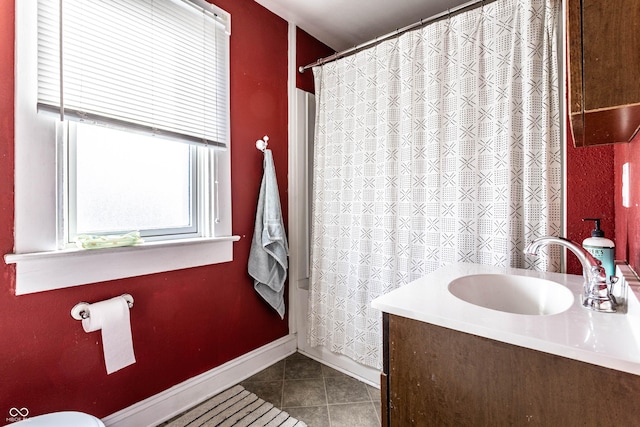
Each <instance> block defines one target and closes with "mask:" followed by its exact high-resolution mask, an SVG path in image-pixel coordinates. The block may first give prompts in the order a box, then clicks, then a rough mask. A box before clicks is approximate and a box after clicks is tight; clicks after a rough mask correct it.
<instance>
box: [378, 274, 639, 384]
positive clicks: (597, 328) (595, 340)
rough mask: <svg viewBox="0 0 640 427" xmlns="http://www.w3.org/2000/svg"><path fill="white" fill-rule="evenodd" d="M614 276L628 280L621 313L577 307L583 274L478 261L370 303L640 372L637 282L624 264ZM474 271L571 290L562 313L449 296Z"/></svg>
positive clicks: (435, 322)
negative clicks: (507, 308) (494, 306)
mask: <svg viewBox="0 0 640 427" xmlns="http://www.w3.org/2000/svg"><path fill="white" fill-rule="evenodd" d="M618 267H619V268H618V273H617V274H618V276H619V277H620V276H624V277H621V280H622V281H625V279H626V283H627V284H628V285H629V286H628V289H629V292H628V300H629V303H628V309H627V310H626V313H624V312H618V313H598V312H594V311H591V310H587V309H585V308H583V307H582V306H581V301H582V299H581V297H580V293H581V291H582V283H583V279H582V276H577V275H570V274H560V273H541V272H536V271H531V270H523V269H514V268H500V267H493V266H485V265H479V264H465V263H459V264H452V265H449V266H446V267H442V268H440V269H439V270H436V271H434V272H433V273H431V274H428V275H426V276H424V277H423V278H420V279H418V280H415V281H413V282H411V283H409V284H407V285H404V286H402V287H400V288H398V289H396V290H394V291H392V292H390V293H388V294H386V295H382V296H380V297H378V298H376V299H375V300H373V302H372V303H371V305H372V306H373V308H376V309H378V310H380V311H383V312H386V313H390V314H394V315H398V316H403V317H407V318H410V319H414V320H419V321H422V322H427V323H430V324H433V325H438V326H443V327H445V328H449V329H454V330H457V331H461V332H466V333H469V334H474V335H477V336H481V337H485V338H490V339H494V340H496V341H502V342H505V343H509V344H514V345H518V346H521V347H526V348H531V349H534V350H539V351H543V352H545V353H551V354H555V355H558V356H563V357H567V358H570V359H575V360H580V361H583V362H587V363H591V364H594V365H599V366H604V367H607V368H611V369H616V370H619V371H624V372H629V373H632V374H636V375H640V346H639V343H640V303H639V302H638V294H640V286H637V285H638V282H637V281H636V280H635V277H634V276H633V273H632V272H631V273H630V269H629V268H628V267H626V266H624V267H626V270H625V271H623V272H621V271H620V268H623V270H624V267H623V266H620V265H619V266H618ZM473 274H514V275H520V276H533V277H541V278H545V279H548V280H552V281H554V282H557V283H560V284H562V285H564V286H566V287H568V288H569V289H570V290H571V291H572V292H573V294H574V302H573V305H572V306H571V308H569V309H568V310H566V311H565V312H563V313H559V314H554V315H547V316H538V315H522V314H511V313H505V312H502V311H495V310H490V309H487V308H483V307H479V306H476V305H474V304H471V303H468V302H465V301H463V300H461V299H458V298H457V297H455V296H454V295H452V294H451V293H450V292H449V291H448V289H447V286H448V285H449V283H450V282H451V281H452V280H454V279H456V278H459V277H462V276H468V275H473Z"/></svg>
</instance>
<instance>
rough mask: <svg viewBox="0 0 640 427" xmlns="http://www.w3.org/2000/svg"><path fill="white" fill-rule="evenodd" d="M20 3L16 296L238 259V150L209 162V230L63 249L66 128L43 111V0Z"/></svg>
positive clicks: (12, 260)
mask: <svg viewBox="0 0 640 427" xmlns="http://www.w3.org/2000/svg"><path fill="white" fill-rule="evenodd" d="M209 7H212V5H209ZM15 8H16V51H15V77H16V79H15V81H16V87H15V110H14V114H15V187H14V188H15V230H14V234H15V245H14V253H12V254H6V255H5V256H4V258H5V262H6V263H7V264H16V289H15V292H16V295H22V294H29V293H34V292H41V291H47V290H53V289H60V288H66V287H70V286H78V285H84V284H88V283H96V282H103V281H108V280H116V279H122V278H126V277H135V276H139V275H145V274H153V273H159V272H164V271H171V270H177V269H183V268H191V267H198V266H203V265H210V264H217V263H222V262H228V261H232V260H233V242H234V241H237V240H239V236H233V235H232V234H231V153H230V151H231V148H230V147H229V148H228V149H227V150H226V151H220V150H218V151H216V152H215V155H214V154H213V152H212V153H211V155H210V156H209V158H208V159H207V160H206V161H209V162H215V177H214V183H213V190H214V191H213V192H212V194H211V195H210V200H208V202H211V203H215V217H216V219H215V221H211V224H210V227H211V229H210V230H209V233H208V234H207V235H205V236H203V237H198V238H191V239H179V240H163V241H154V242H146V243H143V244H141V245H137V246H131V247H122V248H109V249H98V250H82V249H60V248H59V242H60V240H61V239H60V237H61V236H60V233H61V230H60V227H58V224H59V223H60V221H59V218H60V216H61V215H63V214H64V211H63V206H62V205H61V201H62V199H63V193H62V192H61V187H60V185H61V183H63V182H64V179H65V177H63V176H60V175H61V173H60V172H59V170H60V169H61V168H58V166H57V165H58V162H59V161H62V158H63V155H64V153H63V152H62V149H61V145H62V144H56V138H58V137H60V135H57V133H58V132H59V131H58V130H57V127H61V126H56V120H55V119H52V118H51V117H46V115H42V114H40V115H39V114H37V111H36V103H37V86H38V84H37V81H38V76H37V60H38V58H37V56H38V55H37V28H38V26H37V10H38V8H37V0H15ZM216 9H217V8H216ZM219 12H220V13H222V14H225V15H226V16H227V17H228V20H229V23H230V16H229V15H228V14H227V13H226V12H224V11H222V10H219ZM205 157H206V156H205Z"/></svg>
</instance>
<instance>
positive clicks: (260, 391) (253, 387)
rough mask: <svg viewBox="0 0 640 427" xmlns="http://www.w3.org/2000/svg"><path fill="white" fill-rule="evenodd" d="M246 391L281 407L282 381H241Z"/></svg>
mask: <svg viewBox="0 0 640 427" xmlns="http://www.w3.org/2000/svg"><path fill="white" fill-rule="evenodd" d="M240 385H241V386H242V387H244V388H245V389H246V390H247V391H250V392H251V393H254V394H255V395H256V396H258V397H259V398H260V399H262V400H266V401H267V402H269V403H272V404H273V405H274V406H276V407H278V408H281V407H282V393H283V388H284V381H283V380H279V381H243V382H241V383H240Z"/></svg>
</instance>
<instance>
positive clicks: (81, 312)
mask: <svg viewBox="0 0 640 427" xmlns="http://www.w3.org/2000/svg"><path fill="white" fill-rule="evenodd" d="M121 296H122V298H124V299H125V300H126V301H127V305H128V306H129V308H133V297H132V296H131V295H129V294H122V295H121ZM90 306H91V304H89V303H88V302H79V303H77V304H76V305H74V306H73V308H72V309H71V317H73V318H74V319H76V320H82V319H88V318H89V316H90V313H89V307H90Z"/></svg>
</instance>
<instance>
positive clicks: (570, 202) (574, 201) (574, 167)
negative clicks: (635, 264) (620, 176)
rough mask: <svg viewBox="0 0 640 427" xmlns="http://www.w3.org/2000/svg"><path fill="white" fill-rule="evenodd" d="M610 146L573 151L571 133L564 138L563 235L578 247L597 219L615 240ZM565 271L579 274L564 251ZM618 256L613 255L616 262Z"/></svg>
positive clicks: (617, 254)
mask: <svg viewBox="0 0 640 427" xmlns="http://www.w3.org/2000/svg"><path fill="white" fill-rule="evenodd" d="M613 162H614V158H613V146H612V145H605V146H600V147H586V148H575V147H574V146H573V140H572V138H571V134H569V135H568V138H567V232H566V236H565V237H567V238H568V239H570V240H573V241H575V242H577V243H579V244H582V241H583V240H584V239H586V238H587V237H591V230H593V221H587V222H583V221H582V219H583V218H601V220H602V221H601V224H600V226H601V228H602V230H604V232H605V236H606V237H608V238H609V239H612V240H614V241H615V240H617V236H618V234H617V232H616V222H615V221H614V218H615V215H614V200H613V188H614V173H613ZM567 253H568V255H567V272H568V273H572V274H582V268H581V266H580V263H579V262H578V259H577V258H576V257H575V256H573V254H571V253H570V252H567ZM619 256H620V253H619V252H616V259H619Z"/></svg>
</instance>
